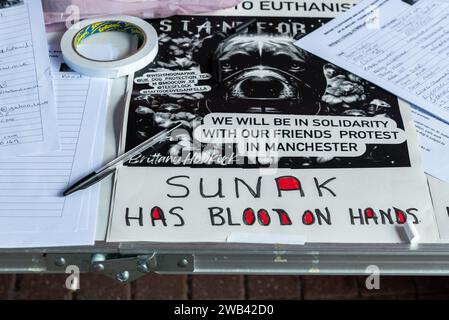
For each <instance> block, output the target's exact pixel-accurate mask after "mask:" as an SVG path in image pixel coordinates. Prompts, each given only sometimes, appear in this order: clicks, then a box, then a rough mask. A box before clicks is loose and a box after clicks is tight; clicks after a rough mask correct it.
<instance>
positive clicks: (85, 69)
mask: <svg viewBox="0 0 449 320" xmlns="http://www.w3.org/2000/svg"><path fill="white" fill-rule="evenodd" d="M109 31H119V32H125V33H128V34H131V35H135V36H137V37H138V38H139V40H140V41H141V44H140V46H139V48H138V49H137V51H135V52H134V53H133V54H132V55H130V56H128V57H126V58H123V59H117V60H112V61H99V60H94V59H90V58H87V57H85V56H83V55H82V54H80V53H79V52H78V50H77V46H78V45H79V44H81V43H82V42H83V41H84V40H85V39H86V38H88V37H90V36H92V35H94V34H97V33H102V32H109ZM61 50H62V54H63V57H64V60H65V62H66V64H67V65H68V66H69V67H70V68H72V69H73V70H74V71H77V72H79V73H81V74H85V75H88V76H92V77H105V78H117V77H121V76H124V75H129V74H132V73H134V72H136V71H138V70H140V69H142V68H144V67H145V66H146V65H148V64H150V63H151V62H152V61H153V60H154V58H155V57H156V55H157V52H158V35H157V32H156V30H155V29H154V28H153V27H152V26H151V25H150V24H149V23H147V22H146V21H144V20H142V19H139V18H136V17H130V16H115V17H109V18H107V19H88V20H83V21H81V22H79V23H78V24H76V25H74V26H72V27H71V28H70V29H69V30H67V31H66V33H65V34H64V36H63V38H62V40H61Z"/></svg>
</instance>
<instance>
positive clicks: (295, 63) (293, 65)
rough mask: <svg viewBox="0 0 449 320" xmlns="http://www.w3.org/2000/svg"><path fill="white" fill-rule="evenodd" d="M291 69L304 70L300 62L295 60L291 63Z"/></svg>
mask: <svg viewBox="0 0 449 320" xmlns="http://www.w3.org/2000/svg"><path fill="white" fill-rule="evenodd" d="M291 69H292V70H294V71H299V70H303V67H302V65H301V64H300V63H297V62H293V63H292V65H291Z"/></svg>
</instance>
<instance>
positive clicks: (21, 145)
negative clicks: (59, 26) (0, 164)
mask: <svg viewBox="0 0 449 320" xmlns="http://www.w3.org/2000/svg"><path fill="white" fill-rule="evenodd" d="M46 39H47V38H46V34H45V25H44V19H43V12H42V6H41V2H40V1H35V0H24V1H18V2H17V3H16V4H13V5H11V6H10V7H6V8H3V9H0V157H9V156H17V155H25V154H35V153H40V152H45V151H51V150H56V149H57V148H58V135H57V134H58V131H57V128H56V107H55V102H54V97H53V91H52V84H51V75H50V61H49V58H48V47H47V41H46Z"/></svg>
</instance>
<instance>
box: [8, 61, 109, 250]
mask: <svg viewBox="0 0 449 320" xmlns="http://www.w3.org/2000/svg"><path fill="white" fill-rule="evenodd" d="M55 59H56V57H55ZM54 65H57V62H56V63H54ZM53 82H54V90H55V96H56V101H57V110H58V129H59V133H60V141H61V150H59V151H55V152H51V153H47V154H44V155H39V156H20V157H15V158H8V159H5V160H2V161H0V165H1V168H2V169H1V170H0V188H2V189H3V193H2V196H0V223H1V226H0V247H44V246H45V247H47V246H65V245H91V244H93V242H94V237H95V223H94V221H95V220H94V219H95V213H96V212H95V211H93V208H92V207H93V206H92V205H91V202H90V201H91V199H92V198H94V199H95V197H97V196H96V195H95V190H94V189H91V190H85V191H81V192H78V193H75V194H73V195H71V196H70V197H63V196H62V191H64V190H65V189H66V188H67V187H68V186H69V185H70V184H71V183H73V182H74V181H76V180H77V179H79V178H81V177H82V176H84V175H85V174H87V173H89V172H90V171H91V169H92V166H93V158H92V157H93V155H94V146H95V147H98V146H97V145H96V144H95V137H96V134H97V128H98V123H99V117H102V116H104V111H105V109H106V99H107V96H106V94H107V86H108V82H107V81H106V80H101V79H91V78H87V77H83V76H80V75H79V74H76V73H74V72H54V73H53ZM93 142H94V143H93ZM95 155H96V157H98V156H99V153H98V152H95ZM96 162H97V163H98V159H96ZM90 193H93V194H90ZM86 209H88V210H86ZM92 215H94V216H93V217H92Z"/></svg>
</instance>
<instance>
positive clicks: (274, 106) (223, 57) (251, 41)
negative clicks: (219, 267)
mask: <svg viewBox="0 0 449 320" xmlns="http://www.w3.org/2000/svg"><path fill="white" fill-rule="evenodd" d="M306 59H307V57H306V53H305V52H304V51H302V50H301V49H299V48H298V47H296V46H295V45H294V43H293V39H292V38H289V37H272V36H269V35H241V36H236V37H231V38H229V39H227V40H224V41H223V42H222V43H221V44H220V45H219V46H218V48H217V50H216V51H215V53H214V59H213V61H214V73H215V77H216V78H217V80H218V82H219V86H218V87H219V92H220V94H219V95H218V96H216V97H215V100H217V99H222V100H223V103H224V104H225V105H224V106H223V107H224V108H226V109H228V110H223V111H228V112H229V111H232V110H229V109H232V107H233V104H236V105H237V104H238V107H239V111H240V112H270V113H277V112H286V111H288V112H291V113H298V114H315V113H316V112H317V108H316V106H312V105H310V103H308V105H307V106H306V105H305V104H304V103H305V102H306V101H307V102H310V101H313V100H316V99H310V98H311V95H312V94H313V92H312V89H311V88H310V86H309V85H307V83H306V81H304V78H305V74H306V66H307V62H306ZM217 104H218V105H219V102H217V101H215V105H217ZM242 105H246V106H247V109H246V110H241V109H242Z"/></svg>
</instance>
